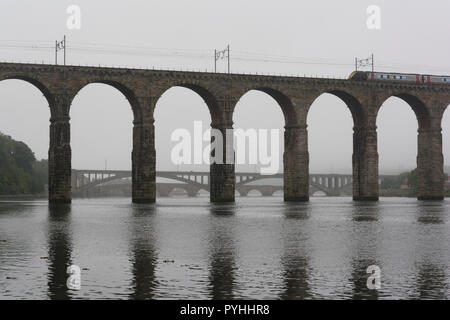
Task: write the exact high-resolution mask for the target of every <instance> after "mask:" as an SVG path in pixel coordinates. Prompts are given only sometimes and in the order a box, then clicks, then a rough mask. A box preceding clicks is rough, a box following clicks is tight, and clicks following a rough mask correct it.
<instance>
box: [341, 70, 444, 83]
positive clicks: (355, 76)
mask: <svg viewBox="0 0 450 320" xmlns="http://www.w3.org/2000/svg"><path fill="white" fill-rule="evenodd" d="M348 78H349V79H351V80H382V81H405V82H416V83H446V84H450V76H436V75H421V74H413V73H392V72H370V71H355V72H353V73H352V74H351V75H350V76H349V77H348Z"/></svg>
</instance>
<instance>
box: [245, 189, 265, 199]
mask: <svg viewBox="0 0 450 320" xmlns="http://www.w3.org/2000/svg"><path fill="white" fill-rule="evenodd" d="M262 196H263V194H262V192H261V191H260V190H257V189H252V190H250V191H249V192H248V193H247V197H249V198H251V197H262Z"/></svg>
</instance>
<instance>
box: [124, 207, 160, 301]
mask: <svg viewBox="0 0 450 320" xmlns="http://www.w3.org/2000/svg"><path fill="white" fill-rule="evenodd" d="M155 210H156V209H155V207H154V206H144V205H133V208H132V212H131V220H130V232H129V236H130V252H131V258H130V261H131V264H132V265H131V273H132V277H133V278H132V281H131V290H132V293H131V294H130V298H131V299H138V300H144V299H154V298H155V290H156V288H157V286H158V281H157V279H156V276H155V270H156V267H157V263H158V252H157V249H156V248H157V245H156V243H155V242H156V226H155V224H156V219H155V217H154V215H155Z"/></svg>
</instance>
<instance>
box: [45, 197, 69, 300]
mask: <svg viewBox="0 0 450 320" xmlns="http://www.w3.org/2000/svg"><path fill="white" fill-rule="evenodd" d="M71 224H72V216H71V205H67V204H60V205H56V204H55V205H49V207H48V276H47V279H48V297H49V298H50V299H52V300H54V299H57V300H65V299H70V298H71V294H70V291H69V289H68V288H67V285H66V282H67V278H68V275H67V268H68V267H69V266H70V265H71V259H72V226H71Z"/></svg>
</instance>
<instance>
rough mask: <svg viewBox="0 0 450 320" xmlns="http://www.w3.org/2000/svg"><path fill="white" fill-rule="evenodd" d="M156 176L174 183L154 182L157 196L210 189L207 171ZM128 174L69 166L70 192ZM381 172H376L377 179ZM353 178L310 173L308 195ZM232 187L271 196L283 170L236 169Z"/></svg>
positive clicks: (341, 191)
mask: <svg viewBox="0 0 450 320" xmlns="http://www.w3.org/2000/svg"><path fill="white" fill-rule="evenodd" d="M156 176H157V177H159V178H166V179H170V180H173V181H174V183H170V182H169V183H157V188H156V189H157V192H158V194H159V196H161V197H165V196H169V195H170V194H171V193H172V192H173V191H174V190H175V189H181V190H184V191H185V192H186V194H187V195H188V196H190V197H194V196H197V195H198V193H199V191H201V190H204V191H207V192H209V191H210V183H209V172H193V171H186V172H174V171H158V172H157V173H156ZM129 178H131V171H122V170H72V190H73V191H72V192H73V196H74V197H80V196H84V195H87V194H89V191H91V190H93V189H94V188H95V187H97V186H103V185H106V184H108V183H109V182H112V181H115V180H121V179H129ZM267 179H280V180H281V183H279V184H274V183H265V184H262V183H261V182H263V180H267ZM383 179H384V176H380V182H381V180H383ZM352 186H353V179H352V176H351V175H345V174H311V175H310V195H313V194H314V193H316V192H317V191H321V192H323V193H324V194H325V195H327V196H340V195H351V194H352ZM236 191H237V192H238V193H239V195H240V196H247V195H248V194H249V192H251V191H258V192H259V193H260V194H261V195H262V196H272V195H273V194H274V193H276V192H279V191H283V174H282V173H279V174H274V175H262V174H259V173H251V172H237V173H236Z"/></svg>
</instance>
